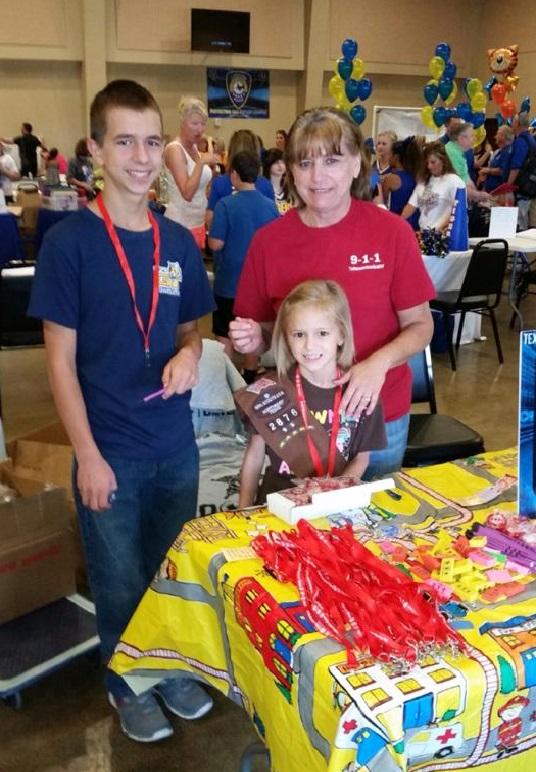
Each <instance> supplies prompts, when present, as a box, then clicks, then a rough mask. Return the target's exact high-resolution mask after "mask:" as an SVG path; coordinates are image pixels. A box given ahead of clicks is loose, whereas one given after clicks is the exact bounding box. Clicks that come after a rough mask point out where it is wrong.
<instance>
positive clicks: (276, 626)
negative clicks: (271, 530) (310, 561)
mask: <svg viewBox="0 0 536 772" xmlns="http://www.w3.org/2000/svg"><path fill="white" fill-rule="evenodd" d="M234 609H235V615H236V620H237V622H238V624H239V625H240V626H241V627H242V628H243V629H244V631H245V633H246V635H247V637H248V638H249V640H250V641H251V643H252V644H253V646H254V647H255V648H256V649H257V651H258V652H259V654H260V655H261V656H262V659H263V662H264V664H265V665H266V667H267V668H268V670H269V671H270V672H271V673H272V674H273V675H274V676H275V680H276V685H277V688H278V689H279V690H280V692H281V693H282V694H283V695H284V697H285V699H286V700H287V701H288V702H289V703H290V702H291V701H292V699H291V689H292V682H293V676H294V671H293V669H292V652H293V648H294V646H295V645H296V643H297V641H298V640H299V639H300V638H301V636H302V635H305V634H306V633H310V632H314V628H313V626H312V625H311V623H310V622H309V620H308V619H307V617H306V615H305V609H304V607H303V605H302V604H301V603H300V602H288V603H281V602H278V601H276V599H275V598H274V597H273V595H271V594H270V593H269V592H268V591H267V590H265V589H264V588H263V587H262V585H261V584H259V582H258V581H257V580H256V579H253V578H251V577H245V578H243V579H240V580H239V581H238V582H237V583H236V586H235V590H234Z"/></svg>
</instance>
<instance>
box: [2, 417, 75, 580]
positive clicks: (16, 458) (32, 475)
mask: <svg viewBox="0 0 536 772" xmlns="http://www.w3.org/2000/svg"><path fill="white" fill-rule="evenodd" d="M7 454H8V456H9V458H10V459H11V462H12V464H13V471H14V473H15V474H16V475H17V476H18V477H23V478H25V479H29V480H37V481H39V482H41V483H52V484H53V485H57V486H58V487H59V488H65V491H66V494H67V503H68V507H69V523H70V529H71V534H72V541H73V548H74V553H75V566H76V578H77V582H78V584H79V585H85V584H86V583H87V578H86V562H85V558H84V552H83V549H82V544H81V540H80V528H79V525H78V517H77V515H76V509H75V504H74V500H73V493H72V483H71V468H72V463H73V449H72V447H71V445H70V442H69V438H68V436H67V433H66V431H65V429H64V428H63V425H62V424H61V423H60V422H59V421H58V422H57V423H54V424H49V425H48V426H45V427H44V428H43V429H38V430H37V431H35V432H31V433H30V434H25V435H24V436H23V437H19V438H17V439H16V440H12V441H11V442H8V443H7Z"/></svg>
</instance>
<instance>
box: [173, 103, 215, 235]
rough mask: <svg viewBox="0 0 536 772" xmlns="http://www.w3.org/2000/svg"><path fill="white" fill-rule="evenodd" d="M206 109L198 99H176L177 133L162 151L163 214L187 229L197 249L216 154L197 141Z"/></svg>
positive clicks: (202, 233)
mask: <svg viewBox="0 0 536 772" xmlns="http://www.w3.org/2000/svg"><path fill="white" fill-rule="evenodd" d="M207 118H208V115H207V110H206V107H205V105H204V104H203V102H202V101H201V100H200V99H196V98H195V97H183V98H182V99H181V101H180V103H179V135H178V137H176V138H175V139H174V140H173V141H172V142H170V143H169V145H167V147H166V149H165V152H164V162H165V165H166V183H167V193H168V202H167V205H166V217H169V219H170V220H175V222H178V223H180V224H181V225H184V227H185V228H188V230H189V231H191V233H192V235H193V237H194V238H195V240H196V243H197V245H198V246H199V248H200V249H204V247H205V237H206V231H205V210H206V208H207V196H206V189H207V185H208V183H209V182H210V181H211V179H212V170H211V166H213V165H214V164H215V163H216V162H217V160H218V159H217V158H216V156H215V155H214V153H213V152H212V149H211V147H210V145H209V151H208V152H206V153H202V152H200V151H199V150H198V148H197V143H198V142H199V141H200V140H201V138H202V137H203V134H204V132H205V128H206V125H207Z"/></svg>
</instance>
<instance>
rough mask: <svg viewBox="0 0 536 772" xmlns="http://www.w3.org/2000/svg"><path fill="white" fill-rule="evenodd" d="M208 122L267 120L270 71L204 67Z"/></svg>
mask: <svg viewBox="0 0 536 772" xmlns="http://www.w3.org/2000/svg"><path fill="white" fill-rule="evenodd" d="M207 104H208V115H209V118H269V117H270V71H269V70H244V69H240V70H238V69H231V68H229V67H207Z"/></svg>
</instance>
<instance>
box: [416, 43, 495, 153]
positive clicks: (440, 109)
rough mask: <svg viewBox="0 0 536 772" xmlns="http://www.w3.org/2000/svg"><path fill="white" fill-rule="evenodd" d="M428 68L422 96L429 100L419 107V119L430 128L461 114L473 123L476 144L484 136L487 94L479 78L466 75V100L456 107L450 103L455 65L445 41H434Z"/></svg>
mask: <svg viewBox="0 0 536 772" xmlns="http://www.w3.org/2000/svg"><path fill="white" fill-rule="evenodd" d="M428 72H429V73H430V75H431V76H432V79H431V80H429V81H428V83H427V84H426V85H425V87H424V99H425V101H426V102H427V103H428V104H427V105H425V106H424V107H423V108H422V110H421V121H422V122H423V123H424V125H425V126H427V127H428V128H430V129H438V128H440V127H441V126H443V125H444V123H445V122H446V121H447V120H448V119H449V118H453V117H458V118H461V119H462V120H463V121H466V122H467V123H470V124H472V126H473V128H474V130H475V145H479V144H480V143H481V142H482V141H483V140H484V138H485V136H486V130H485V128H484V122H485V120H486V112H485V110H486V102H487V97H486V95H485V93H484V89H483V86H482V83H481V81H480V80H479V79H478V78H470V79H466V80H465V81H464V91H465V94H466V95H467V100H468V101H466V102H460V103H459V104H458V105H457V106H456V107H455V108H454V107H451V105H452V104H453V102H454V100H455V99H456V96H457V94H458V87H457V85H456V81H455V80H454V78H455V77H456V65H455V64H454V62H452V61H451V59H450V46H449V44H448V43H438V44H437V46H436V48H435V55H434V56H432V58H431V59H430V61H429V62H428ZM440 100H442V101H443V104H441V103H440Z"/></svg>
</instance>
